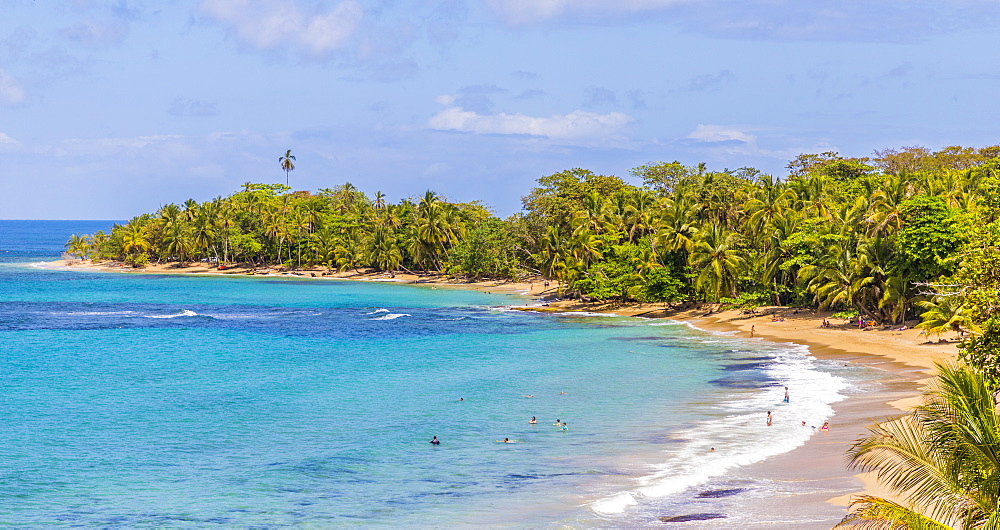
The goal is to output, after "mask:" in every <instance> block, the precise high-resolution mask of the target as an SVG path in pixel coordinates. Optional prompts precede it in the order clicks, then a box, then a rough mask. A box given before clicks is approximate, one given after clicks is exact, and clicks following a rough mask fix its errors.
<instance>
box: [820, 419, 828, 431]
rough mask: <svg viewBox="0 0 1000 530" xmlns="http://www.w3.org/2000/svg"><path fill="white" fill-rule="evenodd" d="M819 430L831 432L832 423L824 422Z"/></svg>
mask: <svg viewBox="0 0 1000 530" xmlns="http://www.w3.org/2000/svg"><path fill="white" fill-rule="evenodd" d="M819 430H821V431H829V430H830V422H828V421H824V422H823V426H822V427H820V428H819Z"/></svg>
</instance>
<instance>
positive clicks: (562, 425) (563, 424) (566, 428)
mask: <svg viewBox="0 0 1000 530" xmlns="http://www.w3.org/2000/svg"><path fill="white" fill-rule="evenodd" d="M559 394H560V395H566V392H559ZM521 397H526V398H533V397H535V396H533V395H530V394H521ZM456 401H459V402H460V401H465V398H464V397H460V398H458V400H456ZM528 424H529V425H537V424H538V419H537V418H535V417H534V416H532V417H531V419H530V420H528ZM552 425H553V426H555V427H559V430H560V431H569V425H567V423H566V422H565V421H562V420H560V419H558V418H556V421H555V423H553V424H552ZM518 442H519V440H511V439H510V438H504V439H503V440H497V443H505V444H513V443H518ZM430 443H431V445H441V440H438V437H437V436H434V437H433V438H431V441H430Z"/></svg>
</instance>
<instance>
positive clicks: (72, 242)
mask: <svg viewBox="0 0 1000 530" xmlns="http://www.w3.org/2000/svg"><path fill="white" fill-rule="evenodd" d="M92 249H93V245H91V243H90V236H88V235H83V234H73V235H72V236H70V238H69V241H67V242H66V250H67V252H68V253H69V254H70V255H71V256H76V257H78V258H80V259H81V260H85V259H87V257H88V256H90V252H91V250H92Z"/></svg>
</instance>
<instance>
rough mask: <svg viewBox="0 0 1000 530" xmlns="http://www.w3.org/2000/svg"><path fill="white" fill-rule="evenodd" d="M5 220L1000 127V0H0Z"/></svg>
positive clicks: (484, 180) (502, 191)
mask: <svg viewBox="0 0 1000 530" xmlns="http://www.w3.org/2000/svg"><path fill="white" fill-rule="evenodd" d="M0 15H2V16H0V20H2V22H0V218H3V219H126V218H129V217H132V216H134V215H137V214H140V213H143V212H150V211H153V210H155V209H156V208H158V207H159V206H160V205H162V204H166V203H170V202H176V203H179V202H183V201H184V200H186V199H188V198H194V199H196V200H199V201H203V200H207V199H211V198H213V197H216V196H220V195H228V194H230V193H232V192H234V191H237V190H238V189H239V188H240V185H241V184H242V183H243V182H246V181H251V182H284V179H285V174H284V173H283V172H282V171H281V169H280V167H279V164H278V157H279V156H281V155H282V154H283V153H284V152H285V150H286V149H291V150H292V154H294V155H295V156H296V157H297V163H296V166H297V167H296V169H295V170H294V171H292V172H291V175H290V179H291V185H292V187H293V188H294V189H296V190H299V189H304V190H316V189H319V188H325V187H333V186H335V185H338V184H342V183H344V182H346V181H350V182H351V183H353V184H354V185H356V186H357V187H358V188H359V189H361V190H362V191H365V192H367V193H369V194H371V193H374V192H375V191H379V190H380V191H383V192H384V193H386V194H387V196H388V198H389V199H391V200H393V201H397V200H399V199H401V198H404V197H413V196H418V195H420V194H422V193H423V192H424V191H425V190H427V189H433V190H435V191H437V192H439V193H441V194H442V195H444V196H445V197H447V198H448V199H450V200H456V201H471V200H477V199H478V200H482V201H483V202H484V203H486V204H487V205H489V206H490V207H492V208H493V209H494V211H495V212H496V213H498V214H500V215H508V214H511V213H513V212H515V211H517V210H519V209H520V197H521V196H522V195H524V194H526V193H527V192H528V190H529V189H530V188H531V187H532V185H533V184H534V181H535V179H537V178H538V177H541V176H544V175H548V174H551V173H554V172H557V171H561V170H564V169H570V168H574V167H582V168H586V169H591V170H593V171H595V172H598V173H604V174H614V175H618V176H621V177H628V170H629V169H630V168H633V167H636V166H638V165H641V164H645V163H648V162H651V161H659V160H663V161H672V160H679V161H680V162H682V163H684V164H686V165H695V164H697V163H699V162H705V163H707V165H708V167H709V169H714V170H721V169H724V168H731V169H735V168H738V167H743V166H752V167H756V168H758V169H760V170H762V171H764V172H766V173H772V174H775V175H778V176H784V175H785V174H786V173H785V169H784V167H785V165H786V164H787V162H788V161H789V160H790V159H792V158H794V157H795V156H796V155H798V154H800V153H805V152H822V151H829V150H835V151H839V152H840V153H841V154H843V155H845V156H867V155H870V154H871V153H872V151H873V150H874V149H884V148H899V147H903V146H913V145H920V146H925V147H929V148H931V149H938V148H941V147H944V146H948V145H956V144H959V145H966V146H976V147H981V146H985V145H992V144H996V143H998V142H1000V135H998V133H1000V105H998V104H997V95H998V94H1000V39H998V38H997V37H996V35H997V34H1000V31H998V30H1000V0H951V1H947V2H942V1H940V0H938V1H934V2H931V1H907V2H902V1H892V0H879V1H871V0H865V1H856V0H839V1H824V0H816V1H810V2H802V1H801V0H762V1H758V2H746V1H745V0H617V1H611V0H482V1H478V2H476V1H472V0H424V1H415V0H413V1H404V0H384V1H374V0H373V1H367V0H330V1H322V0H274V1H269V2H264V1H256V0H202V1H194V0H192V1H181V0H161V1H149V2H138V1H125V0H122V1H112V2H100V1H87V0H65V1H58V2H56V1H52V0H0Z"/></svg>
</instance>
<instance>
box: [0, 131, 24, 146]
mask: <svg viewBox="0 0 1000 530" xmlns="http://www.w3.org/2000/svg"><path fill="white" fill-rule="evenodd" d="M20 145H21V142H18V141H17V140H15V139H13V138H11V137H10V136H9V135H7V133H2V132H0V149H12V148H15V147H18V146H20Z"/></svg>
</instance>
